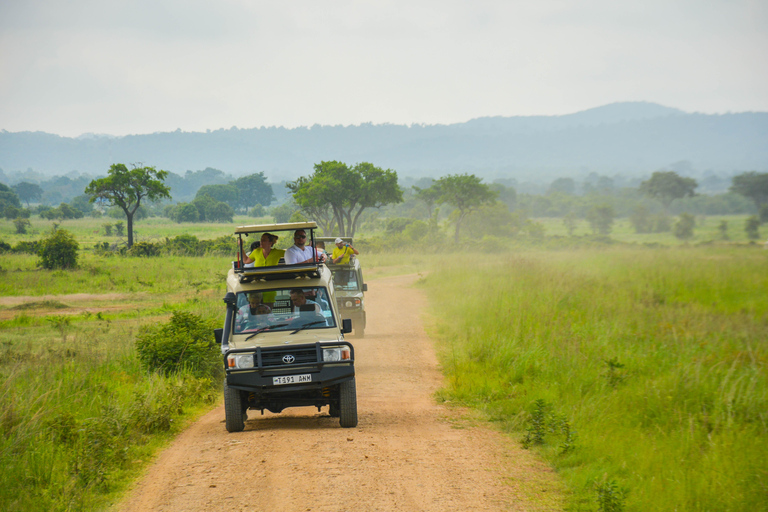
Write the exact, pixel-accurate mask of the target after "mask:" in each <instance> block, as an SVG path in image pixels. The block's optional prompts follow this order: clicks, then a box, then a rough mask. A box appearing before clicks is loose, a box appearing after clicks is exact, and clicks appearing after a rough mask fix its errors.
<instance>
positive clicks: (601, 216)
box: [587, 204, 616, 235]
mask: <svg viewBox="0 0 768 512" xmlns="http://www.w3.org/2000/svg"><path fill="white" fill-rule="evenodd" d="M615 216H616V214H615V212H614V210H613V207H612V206H611V205H607V204H602V205H595V206H593V207H592V208H590V210H589V211H588V212H587V221H588V222H589V225H590V226H591V227H592V232H593V233H595V234H600V235H608V234H610V233H611V229H612V226H613V220H614V218H615Z"/></svg>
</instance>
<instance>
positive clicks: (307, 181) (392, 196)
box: [286, 161, 403, 236]
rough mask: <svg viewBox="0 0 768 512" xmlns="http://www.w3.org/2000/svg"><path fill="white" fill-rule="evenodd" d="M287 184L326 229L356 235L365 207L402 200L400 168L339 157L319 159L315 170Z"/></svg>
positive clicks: (310, 214) (324, 229)
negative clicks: (341, 160) (339, 160)
mask: <svg viewBox="0 0 768 512" xmlns="http://www.w3.org/2000/svg"><path fill="white" fill-rule="evenodd" d="M286 186H287V187H288V189H289V190H290V191H291V193H292V196H293V200H294V201H295V202H296V204H297V205H298V206H299V207H300V208H301V210H302V211H303V212H304V213H305V214H306V215H307V217H308V218H311V219H314V220H316V221H317V223H318V225H319V226H320V227H321V228H322V229H323V232H324V233H333V232H336V233H338V234H340V235H341V236H355V231H356V229H357V225H358V221H359V219H360V216H361V215H362V213H363V212H364V211H365V210H366V209H368V208H380V207H382V206H385V205H388V204H393V203H400V202H402V201H403V191H402V190H401V189H400V187H399V186H398V184H397V172H395V171H393V170H392V169H386V170H384V169H381V168H380V167H376V166H375V165H373V164H371V163H368V162H362V163H359V164H357V165H355V166H354V167H349V166H348V165H347V164H345V163H343V162H337V161H324V162H320V163H319V164H315V170H314V174H312V175H311V176H302V177H301V178H299V179H298V180H296V181H294V182H290V183H288V184H287V185H286Z"/></svg>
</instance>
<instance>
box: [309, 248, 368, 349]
mask: <svg viewBox="0 0 768 512" xmlns="http://www.w3.org/2000/svg"><path fill="white" fill-rule="evenodd" d="M336 238H337V237H335V236H334V237H318V238H317V241H318V242H324V243H325V246H326V251H327V252H328V261H327V263H326V264H327V265H328V268H330V269H331V272H332V273H333V283H334V285H335V288H336V304H337V305H338V307H339V312H340V313H341V317H342V318H349V319H350V320H352V328H353V329H354V330H355V336H356V337H359V338H362V337H363V336H365V296H364V292H367V291H368V285H367V284H366V283H365V282H364V281H363V270H362V268H361V267H360V260H359V259H357V258H356V257H355V255H352V256H351V257H350V258H349V263H346V264H343V265H336V264H334V263H331V259H330V255H331V253H332V252H333V248H334V247H335V244H334V242H335V240H336ZM338 238H341V239H342V240H344V242H346V243H348V244H351V243H352V238H351V237H346V236H342V237H338Z"/></svg>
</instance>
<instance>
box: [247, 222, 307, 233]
mask: <svg viewBox="0 0 768 512" xmlns="http://www.w3.org/2000/svg"><path fill="white" fill-rule="evenodd" d="M297 229H317V223H316V222H286V223H282V224H252V225H250V226H237V227H236V228H235V234H236V235H238V234H243V233H267V232H272V231H296V230H297Z"/></svg>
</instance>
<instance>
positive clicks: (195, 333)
mask: <svg viewBox="0 0 768 512" xmlns="http://www.w3.org/2000/svg"><path fill="white" fill-rule="evenodd" d="M215 327H216V325H215V324H214V323H213V322H211V321H205V320H203V319H202V318H201V317H200V316H198V315H194V314H192V313H187V312H183V311H177V312H175V313H173V315H172V316H171V319H170V320H169V321H168V323H166V324H163V325H160V326H147V327H144V328H142V330H141V332H140V334H139V335H138V336H137V337H136V350H137V351H138V355H139V360H140V361H141V362H142V364H143V365H144V366H145V367H146V368H147V369H148V370H150V371H159V372H161V373H164V374H169V373H174V372H177V371H179V370H180V369H182V368H186V369H187V370H189V371H190V372H192V373H193V374H195V375H198V376H207V375H212V374H214V373H215V372H216V371H217V369H218V368H219V367H220V365H221V362H220V355H221V354H220V351H219V347H218V345H216V343H215V341H214V337H213V329H214V328H215Z"/></svg>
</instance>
